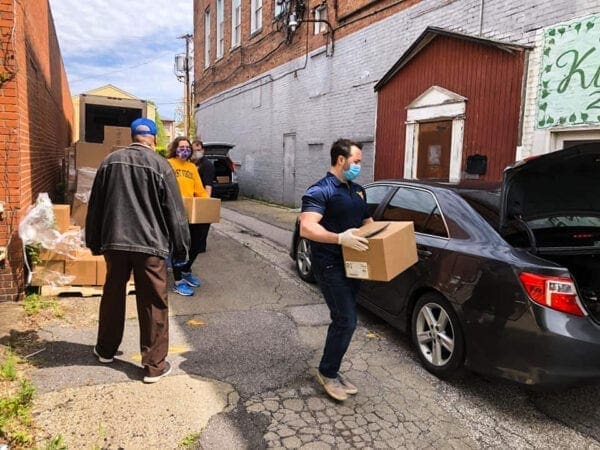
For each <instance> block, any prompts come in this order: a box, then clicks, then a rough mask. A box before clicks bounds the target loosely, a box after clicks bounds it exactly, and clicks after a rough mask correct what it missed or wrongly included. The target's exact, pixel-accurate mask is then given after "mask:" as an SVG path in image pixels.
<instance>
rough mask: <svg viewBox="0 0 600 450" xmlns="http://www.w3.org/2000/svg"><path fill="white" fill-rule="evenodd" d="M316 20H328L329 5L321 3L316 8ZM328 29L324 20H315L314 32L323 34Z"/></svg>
mask: <svg viewBox="0 0 600 450" xmlns="http://www.w3.org/2000/svg"><path fill="white" fill-rule="evenodd" d="M315 20H327V5H326V4H323V5H319V6H317V7H316V8H315ZM326 31H327V25H326V24H325V23H324V22H315V28H314V34H321V33H323V32H326Z"/></svg>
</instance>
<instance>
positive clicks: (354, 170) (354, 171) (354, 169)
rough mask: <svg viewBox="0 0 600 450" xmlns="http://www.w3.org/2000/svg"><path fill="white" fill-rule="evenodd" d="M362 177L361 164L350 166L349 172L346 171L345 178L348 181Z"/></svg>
mask: <svg viewBox="0 0 600 450" xmlns="http://www.w3.org/2000/svg"><path fill="white" fill-rule="evenodd" d="M359 175H360V164H350V167H349V168H348V170H344V178H345V179H346V180H348V181H352V180H354V179H355V178H356V177H357V176H359Z"/></svg>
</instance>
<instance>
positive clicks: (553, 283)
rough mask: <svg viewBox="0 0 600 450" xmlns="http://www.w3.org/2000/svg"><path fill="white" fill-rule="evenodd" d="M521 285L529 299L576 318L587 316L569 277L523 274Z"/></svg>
mask: <svg viewBox="0 0 600 450" xmlns="http://www.w3.org/2000/svg"><path fill="white" fill-rule="evenodd" d="M519 278H520V279H521V283H523V286H524V287H525V291H527V294H528V295H529V298H530V299H531V300H533V301H534V302H536V303H539V304H540V305H544V306H547V307H548V308H552V309H555V310H557V311H562V312H565V313H568V314H573V315H575V316H579V317H582V316H585V315H586V313H585V311H584V310H583V309H582V308H581V306H580V304H579V298H578V297H577V289H576V287H575V283H573V280H572V279H571V278H569V277H550V276H546V275H539V274H535V273H529V272H522V273H521V274H520V275H519Z"/></svg>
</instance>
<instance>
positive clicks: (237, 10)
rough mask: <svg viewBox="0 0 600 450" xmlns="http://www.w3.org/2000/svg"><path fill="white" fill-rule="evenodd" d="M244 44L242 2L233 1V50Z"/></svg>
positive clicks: (238, 0)
mask: <svg viewBox="0 0 600 450" xmlns="http://www.w3.org/2000/svg"><path fill="white" fill-rule="evenodd" d="M241 42H242V0H231V48H233V47H237V46H238V45H240V44H241Z"/></svg>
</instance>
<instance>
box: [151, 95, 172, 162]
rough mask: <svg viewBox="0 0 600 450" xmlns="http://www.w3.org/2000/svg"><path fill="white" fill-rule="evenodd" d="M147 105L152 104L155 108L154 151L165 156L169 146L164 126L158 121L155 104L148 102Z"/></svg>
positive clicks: (158, 115) (158, 116)
mask: <svg viewBox="0 0 600 450" xmlns="http://www.w3.org/2000/svg"><path fill="white" fill-rule="evenodd" d="M148 103H150V104H152V105H153V106H154V107H155V108H156V117H155V119H156V120H155V122H156V151H157V152H158V153H160V154H161V155H163V156H166V154H167V145H169V143H168V142H167V133H166V132H165V126H164V125H163V123H162V120H161V119H160V114H159V112H158V108H157V107H156V104H155V103H154V102H152V101H149V102H148Z"/></svg>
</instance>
